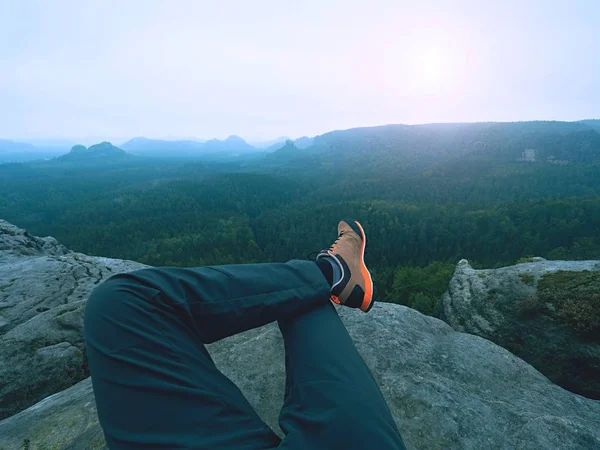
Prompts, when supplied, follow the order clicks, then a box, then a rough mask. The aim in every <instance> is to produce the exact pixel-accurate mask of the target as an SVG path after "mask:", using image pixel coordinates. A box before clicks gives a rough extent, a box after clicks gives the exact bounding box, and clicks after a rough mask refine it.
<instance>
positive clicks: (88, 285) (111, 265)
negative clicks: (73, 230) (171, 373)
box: [0, 220, 145, 419]
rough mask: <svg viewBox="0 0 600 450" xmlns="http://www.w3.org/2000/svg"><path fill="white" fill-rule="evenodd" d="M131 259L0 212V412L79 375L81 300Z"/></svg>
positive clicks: (82, 370) (132, 265)
mask: <svg viewBox="0 0 600 450" xmlns="http://www.w3.org/2000/svg"><path fill="white" fill-rule="evenodd" d="M142 267H145V266H144V265H142V264H139V263H137V262H133V261H122V260H115V259H109V258H97V257H90V256H87V255H84V254H81V253H75V252H71V251H69V250H68V249H66V248H65V247H64V246H62V245H61V244H59V243H58V242H57V241H56V240H55V239H54V238H51V237H46V238H39V237H34V236H31V235H29V233H27V232H26V231H25V230H21V229H19V228H17V227H15V226H14V225H11V224H9V223H8V222H5V221H3V220H0V419H3V418H5V417H8V416H10V415H11V414H14V413H16V412H18V411H20V410H22V409H24V408H26V407H28V406H30V405H32V404H34V403H35V402H37V401H39V400H41V399H43V398H44V397H46V396H48V395H50V394H53V393H55V392H58V391H60V390H62V389H65V388H67V387H69V386H71V385H73V384H74V383H76V382H78V381H80V380H82V379H84V378H85V377H87V376H88V375H89V374H88V373H87V365H86V361H85V355H84V345H83V336H82V327H83V315H82V314H83V306H84V302H85V300H86V299H87V297H88V295H89V294H90V292H91V291H92V289H93V288H94V287H95V286H96V285H97V284H98V283H100V282H101V281H102V280H104V279H106V278H108V277H110V276H111V275H113V274H115V273H118V272H126V271H130V270H135V269H138V268H142Z"/></svg>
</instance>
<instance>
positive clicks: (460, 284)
mask: <svg viewBox="0 0 600 450" xmlns="http://www.w3.org/2000/svg"><path fill="white" fill-rule="evenodd" d="M586 271H588V272H596V271H600V262H599V261H547V260H545V259H543V258H533V259H532V262H528V263H523V264H517V265H514V266H509V267H503V268H500V269H489V270H475V269H473V268H472V267H471V266H470V265H469V263H468V261H466V260H462V261H460V262H459V263H458V265H457V267H456V271H455V273H454V276H453V277H452V279H451V281H450V284H449V286H448V290H447V291H446V293H445V294H444V296H443V298H442V300H441V302H440V305H439V308H438V314H437V316H438V317H440V318H441V319H443V320H444V321H446V322H447V323H448V324H450V325H451V326H452V327H453V328H454V329H455V330H457V331H464V332H467V333H472V334H476V335H478V336H481V337H484V338H486V339H489V340H491V341H492V342H495V343H496V344H498V345H500V346H502V347H504V348H506V349H508V350H510V351H511V352H513V353H514V354H515V355H517V356H519V357H520V358H522V359H524V360H525V361H527V362H529V363H530V364H532V365H533V366H534V367H535V368H536V369H538V370H539V371H540V372H542V373H543V374H544V375H546V376H547V377H548V378H549V379H550V380H552V381H554V382H555V383H556V384H558V385H560V386H562V387H564V388H565V389H568V390H570V391H572V392H575V393H578V394H580V395H585V396H586V397H590V398H594V399H600V340H598V339H597V338H592V337H591V336H589V335H588V336H585V335H582V334H581V333H578V332H577V331H578V330H577V329H576V328H574V327H573V326H572V324H569V322H568V321H565V320H563V318H562V317H561V315H560V313H559V311H557V310H556V307H555V306H556V305H553V304H550V303H544V301H543V299H540V298H539V295H538V294H539V293H538V285H539V283H540V280H542V279H543V278H544V277H545V276H548V275H550V274H557V273H559V272H561V273H562V272H573V273H575V272H576V273H586ZM570 300H571V301H572V302H574V304H575V305H576V304H577V302H578V301H581V302H583V301H584V299H583V298H582V296H578V295H577V294H576V293H573V297H572V299H570ZM582 306H583V305H582Z"/></svg>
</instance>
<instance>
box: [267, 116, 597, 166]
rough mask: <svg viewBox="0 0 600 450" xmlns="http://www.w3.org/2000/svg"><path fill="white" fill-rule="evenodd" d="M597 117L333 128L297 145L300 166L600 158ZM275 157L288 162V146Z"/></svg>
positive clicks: (428, 164)
mask: <svg viewBox="0 0 600 450" xmlns="http://www.w3.org/2000/svg"><path fill="white" fill-rule="evenodd" d="M592 125H595V122H592V123H584V122H550V121H537V122H510V123H495V122H487V123H464V124H460V123H458V124H427V125H385V126H378V127H368V128H353V129H349V130H339V131H331V132H329V133H325V134H323V135H320V136H317V137H315V138H314V139H313V140H312V145H310V146H308V147H305V148H304V149H302V148H301V147H300V145H297V144H295V147H296V148H297V149H299V150H298V151H296V153H295V156H294V158H293V160H295V161H296V164H295V165H296V166H302V165H304V166H306V165H310V167H312V168H315V167H317V166H322V167H330V168H332V169H333V168H334V167H335V168H336V170H337V169H339V168H343V167H346V168H348V169H350V170H363V169H366V168H369V167H371V168H373V167H375V166H377V167H380V166H381V168H382V170H389V171H396V170H400V169H411V168H412V169H417V170H419V169H423V168H426V167H430V166H431V165H432V164H438V163H442V162H444V161H451V160H465V159H469V160H490V161H520V160H527V161H529V160H531V162H551V163H558V164H568V163H573V162H592V161H600V133H599V132H598V131H596V130H595V129H594V127H593V126H592ZM273 156H274V158H271V159H270V161H271V163H272V162H274V161H275V160H276V159H277V158H280V159H281V161H282V162H284V161H285V162H286V163H289V162H290V159H291V156H290V151H289V149H288V148H282V149H279V150H277V151H275V152H274V154H273Z"/></svg>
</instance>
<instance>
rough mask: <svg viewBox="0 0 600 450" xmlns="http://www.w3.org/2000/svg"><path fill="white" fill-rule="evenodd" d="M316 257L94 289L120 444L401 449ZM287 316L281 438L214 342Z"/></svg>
mask: <svg viewBox="0 0 600 450" xmlns="http://www.w3.org/2000/svg"><path fill="white" fill-rule="evenodd" d="M329 289H330V288H329V285H328V284H327V282H326V280H325V278H324V277H323V275H322V273H321V271H320V270H319V269H318V268H317V266H316V265H315V264H314V263H313V262H310V261H290V262H288V263H285V264H280V263H272V264H254V265H237V266H216V267H203V268H195V269H180V268H153V269H144V270H140V271H136V272H131V273H129V274H120V275H116V276H114V277H112V278H110V279H109V280H107V281H106V282H105V283H103V284H102V285H100V286H99V287H98V288H96V290H94V292H93V293H92V295H91V297H90V299H89V301H88V304H87V307H86V312H85V325H84V335H85V341H86V347H87V352H88V361H89V367H90V371H91V375H92V383H93V386H94V393H95V397H96V405H97V408H98V416H99V419H100V423H101V425H102V427H103V429H104V433H105V436H106V440H107V443H108V445H109V447H110V448H111V449H148V450H152V449H225V450H227V449H232V450H233V449H236V450H246V449H248V450H258V449H267V448H276V447H280V448H283V449H320V448H322V449H336V448H378V449H402V448H404V445H403V444H402V440H401V438H400V435H399V433H398V430H397V429H396V426H395V424H394V421H393V418H392V416H391V413H390V412H389V409H388V407H387V405H386V403H385V400H384V399H383V396H382V395H381V392H380V391H379V388H378V387H377V384H376V382H375V381H374V379H373V377H372V376H371V374H370V372H369V370H368V368H367V367H366V365H365V364H364V362H363V361H362V358H361V357H360V356H359V355H358V352H357V351H356V349H355V347H354V344H353V343H352V341H351V339H350V337H349V336H348V333H347V331H346V329H345V327H344V325H343V324H342V323H341V321H340V319H339V317H338V315H337V313H336V311H335V309H334V307H333V306H332V305H331V304H330V302H329V300H328V297H329ZM275 320H278V321H279V326H280V329H281V332H282V334H283V337H284V340H285V348H286V372H287V378H286V394H285V401H284V407H283V409H282V412H281V415H280V426H281V429H282V430H283V431H284V433H285V435H286V436H285V438H284V439H283V440H281V439H280V438H279V437H278V436H277V435H276V434H275V433H274V432H273V431H272V430H271V429H270V428H269V427H268V426H267V425H266V424H265V423H264V422H263V421H262V420H261V419H260V418H259V417H258V415H257V414H256V412H255V411H254V409H253V408H252V407H251V405H250V404H249V403H248V401H247V400H246V399H245V397H244V396H243V394H242V393H241V391H240V390H239V389H238V388H237V386H235V384H234V383H233V382H231V380H229V379H228V378H227V377H226V376H225V375H223V374H222V373H221V372H220V371H219V370H218V369H217V368H216V366H215V364H214V363H213V361H212V359H211V357H210V355H209V354H208V352H207V350H206V349H205V348H204V345H203V344H207V343H211V342H215V341H217V340H219V339H222V338H224V337H227V336H231V335H234V334H237V333H240V332H242V331H246V330H248V329H251V328H256V327H260V326H262V325H264V324H266V323H269V322H272V321H275Z"/></svg>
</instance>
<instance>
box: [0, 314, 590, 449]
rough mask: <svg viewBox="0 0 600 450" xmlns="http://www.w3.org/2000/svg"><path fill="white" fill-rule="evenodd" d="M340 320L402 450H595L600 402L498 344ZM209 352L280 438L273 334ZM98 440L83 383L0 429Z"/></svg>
mask: <svg viewBox="0 0 600 450" xmlns="http://www.w3.org/2000/svg"><path fill="white" fill-rule="evenodd" d="M339 311H340V315H341V316H342V320H343V321H344V322H345V324H346V326H347V327H348V329H349V331H350V334H351V335H352V337H353V339H354V342H355V343H356V345H357V347H358V350H359V351H360V353H361V354H362V356H363V358H364V359H365V361H366V363H367V364H368V366H369V367H370V368H371V370H372V371H373V373H374V376H375V378H376V379H377V382H378V383H379V385H380V386H381V389H382V391H383V393H384V395H385V397H386V399H387V401H388V404H389V405H390V408H391V410H392V413H393V415H394V417H395V419H396V421H397V424H398V427H399V429H400V430H401V432H402V435H403V437H404V440H405V442H406V444H407V446H408V448H409V449H441V448H447V449H482V448H485V449H509V448H518V449H536V450H537V449H541V448H561V449H563V448H564V449H567V448H568V449H586V450H587V449H591V448H599V447H600V428H599V427H598V417H600V402H598V401H594V400H590V399H586V398H583V397H580V396H578V395H575V394H572V393H570V392H568V391H565V390H564V389H562V388H560V387H558V386H556V385H554V384H552V383H551V382H550V381H548V379H547V378H545V377H544V376H543V375H541V374H540V373H539V372H538V371H536V370H535V369H534V368H533V367H531V366H530V365H529V364H527V363H525V362H523V361H522V360H520V359H519V358H517V357H516V356H514V355H513V354H511V353H510V352H508V351H506V350H504V349H502V348H500V347H498V346H497V345H495V344H493V343H491V342H489V341H487V340H485V339H482V338H479V337H477V336H473V335H468V334H464V333H458V332H456V331H454V330H452V329H451V328H450V327H449V326H448V325H447V324H445V323H444V322H442V321H440V320H437V319H435V318H432V317H427V316H424V315H422V314H420V313H418V312H416V311H414V310H411V309H408V308H406V307H403V306H399V305H392V304H377V305H376V306H375V308H373V310H372V311H371V312H370V313H369V315H364V314H361V313H360V312H356V311H350V310H346V309H340V310H339ZM209 351H210V353H211V355H212V357H213V358H214V360H215V363H216V364H217V366H218V367H219V368H221V370H223V372H224V373H225V374H226V375H227V376H229V377H230V378H231V379H232V380H233V381H234V382H235V383H236V384H237V385H238V386H239V387H240V388H241V390H242V391H243V392H244V394H245V395H246V397H247V398H248V400H249V401H250V403H251V404H252V405H253V406H254V407H255V408H256V410H257V411H258V413H259V414H260V416H261V417H262V418H263V419H264V420H265V421H266V422H267V423H268V424H269V425H270V426H271V427H272V428H273V429H275V430H277V431H279V429H278V428H277V416H278V414H279V409H280V408H281V405H282V402H283V390H284V383H285V376H284V370H285V368H284V348H283V342H282V338H281V334H280V332H279V330H278V328H277V327H276V326H275V325H274V324H272V325H269V326H266V327H263V328H262V329H257V330H251V331H249V332H246V333H244V334H240V335H237V336H234V337H231V338H228V339H225V340H223V341H220V342H218V343H216V344H213V345H211V346H209ZM257 361H259V362H260V363H259V364H257ZM101 436H102V435H101V431H100V428H99V425H98V422H97V417H96V415H95V410H94V401H93V394H92V390H91V388H90V383H89V380H85V381H82V382H81V383H79V384H77V385H76V386H74V387H72V388H70V389H67V390H66V391H64V392H62V393H60V394H57V395H54V396H52V397H50V398H48V399H46V400H44V401H42V402H40V403H39V404H37V405H35V406H33V407H31V408H29V409H28V410H26V411H24V412H22V413H20V414H17V415H16V416H13V417H11V418H9V419H6V420H4V421H3V422H0V442H2V443H3V445H4V447H5V448H6V450H13V449H15V450H17V449H20V448H21V445H22V443H23V441H24V440H25V439H29V440H30V443H31V448H41V447H40V445H41V444H42V443H44V444H45V445H46V446H47V448H60V449H65V448H69V449H99V448H103V446H104V443H103V441H102V439H101Z"/></svg>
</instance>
